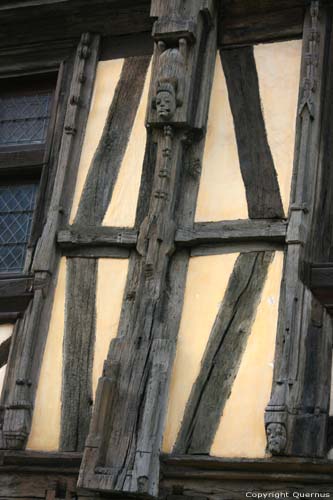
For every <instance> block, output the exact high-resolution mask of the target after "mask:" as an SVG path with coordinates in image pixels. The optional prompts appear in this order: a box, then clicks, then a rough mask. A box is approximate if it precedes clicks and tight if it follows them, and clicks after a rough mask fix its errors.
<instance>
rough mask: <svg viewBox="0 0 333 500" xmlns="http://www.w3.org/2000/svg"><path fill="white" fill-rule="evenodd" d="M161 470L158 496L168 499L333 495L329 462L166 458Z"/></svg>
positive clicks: (294, 459) (192, 457) (232, 499)
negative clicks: (273, 494) (278, 494)
mask: <svg viewBox="0 0 333 500" xmlns="http://www.w3.org/2000/svg"><path fill="white" fill-rule="evenodd" d="M161 471H162V475H161V489H160V497H161V498H162V499H168V500H186V499H195V500H196V499H200V500H202V499H205V500H206V499H208V498H209V499H210V500H211V499H212V500H239V499H240V498H246V493H249V492H252V491H255V493H256V494H257V495H259V494H261V495H264V494H266V495H267V494H268V493H272V492H273V493H276V492H283V493H284V494H285V495H288V497H289V496H290V497H293V496H294V497H295V496H299V497H300V498H302V497H303V496H304V497H306V495H308V496H309V495H310V494H312V496H313V497H314V496H315V495H317V496H318V495H319V492H320V494H321V495H323V496H324V494H327V493H330V494H332V492H333V480H332V463H329V462H328V461H319V460H317V461H316V460H302V459H297V458H293V459H289V460H288V459H278V458H275V459H269V458H265V459H258V458H257V459H252V460H251V459H223V458H221V459H219V458H215V457H214V458H213V457H207V456H206V457H205V456H188V455H187V456H184V455H183V456H181V455H180V456H178V455H176V456H168V455H167V456H162V458H161ZM262 498H264V496H262Z"/></svg>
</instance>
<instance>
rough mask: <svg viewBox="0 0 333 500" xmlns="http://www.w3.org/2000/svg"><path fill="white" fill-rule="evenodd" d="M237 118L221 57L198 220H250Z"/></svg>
mask: <svg viewBox="0 0 333 500" xmlns="http://www.w3.org/2000/svg"><path fill="white" fill-rule="evenodd" d="M247 218H248V209H247V201H246V194H245V187H244V183H243V179H242V176H241V171H240V165H239V158H238V150H237V143H236V136H235V129H234V122H233V117H232V113H231V109H230V105H229V98H228V91H227V85H226V81H225V77H224V73H223V69H222V64H221V61H220V57H219V56H218V57H217V59H216V64H215V75H214V81H213V88H212V95H211V100H210V107H209V117H208V126H207V135H206V143H205V150H204V156H203V168H202V174H201V180H200V187H199V194H198V203H197V208H196V214H195V220H196V222H200V221H219V220H228V219H229V220H232V219H247Z"/></svg>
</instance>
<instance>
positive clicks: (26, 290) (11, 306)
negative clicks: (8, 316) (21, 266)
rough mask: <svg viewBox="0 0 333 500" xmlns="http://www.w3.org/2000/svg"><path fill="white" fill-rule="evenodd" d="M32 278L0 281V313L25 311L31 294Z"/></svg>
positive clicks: (3, 279)
mask: <svg viewBox="0 0 333 500" xmlns="http://www.w3.org/2000/svg"><path fill="white" fill-rule="evenodd" d="M33 281H34V280H33V277H32V276H26V277H17V278H9V277H8V278H2V279H0V312H1V313H10V312H23V311H25V309H26V307H27V305H28V303H29V301H30V300H31V298H32V294H33Z"/></svg>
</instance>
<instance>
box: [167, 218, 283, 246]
mask: <svg viewBox="0 0 333 500" xmlns="http://www.w3.org/2000/svg"><path fill="white" fill-rule="evenodd" d="M286 231H287V223H286V222H285V221H281V220H279V221H274V220H272V221H269V220H267V219H264V220H235V221H222V222H201V223H196V224H194V227H193V229H190V228H189V229H186V228H184V229H183V228H182V227H180V228H179V229H178V230H177V232H176V243H177V245H179V246H191V247H193V246H197V245H202V244H228V243H241V242H258V241H267V242H271V243H284V242H285V237H286Z"/></svg>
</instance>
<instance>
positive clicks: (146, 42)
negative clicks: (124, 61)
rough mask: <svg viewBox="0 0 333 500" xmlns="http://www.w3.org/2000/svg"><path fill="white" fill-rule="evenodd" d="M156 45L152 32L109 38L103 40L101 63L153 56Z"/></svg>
mask: <svg viewBox="0 0 333 500" xmlns="http://www.w3.org/2000/svg"><path fill="white" fill-rule="evenodd" d="M153 51H154V43H153V40H152V39H151V34H150V31H146V32H144V33H135V34H129V35H124V36H121V37H119V36H108V37H104V38H103V40H102V48H101V56H100V60H101V61H109V60H110V59H119V58H121V57H133V56H145V55H150V56H151V55H152V54H153Z"/></svg>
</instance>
